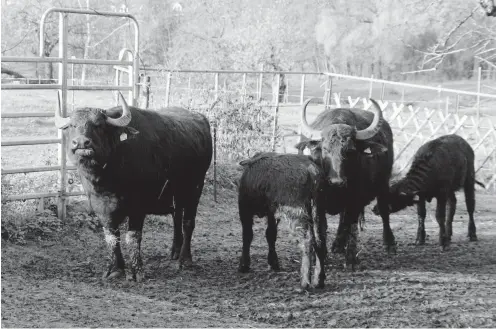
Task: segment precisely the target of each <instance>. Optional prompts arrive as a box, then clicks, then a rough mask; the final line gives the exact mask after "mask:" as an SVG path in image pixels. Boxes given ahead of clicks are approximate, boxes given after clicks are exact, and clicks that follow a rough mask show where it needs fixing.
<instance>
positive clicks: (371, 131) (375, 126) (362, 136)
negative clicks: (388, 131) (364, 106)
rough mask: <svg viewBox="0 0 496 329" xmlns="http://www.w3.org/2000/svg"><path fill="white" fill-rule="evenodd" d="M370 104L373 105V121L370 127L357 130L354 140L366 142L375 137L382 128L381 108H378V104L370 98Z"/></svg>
mask: <svg viewBox="0 0 496 329" xmlns="http://www.w3.org/2000/svg"><path fill="white" fill-rule="evenodd" d="M370 101H371V102H372V104H373V105H374V119H373V120H372V123H371V124H370V126H368V127H367V128H365V129H362V130H358V131H357V132H356V139H359V140H367V139H370V138H372V137H374V136H375V134H377V132H378V131H379V130H380V129H381V126H382V121H383V120H382V111H381V108H380V107H379V104H377V102H376V101H375V100H373V99H372V98H371V99H370Z"/></svg>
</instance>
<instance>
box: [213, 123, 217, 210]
mask: <svg viewBox="0 0 496 329" xmlns="http://www.w3.org/2000/svg"><path fill="white" fill-rule="evenodd" d="M213 131H214V149H213V153H214V154H213V158H214V202H217V118H216V119H215V121H214V124H213Z"/></svg>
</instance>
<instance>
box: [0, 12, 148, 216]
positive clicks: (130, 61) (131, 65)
mask: <svg viewBox="0 0 496 329" xmlns="http://www.w3.org/2000/svg"><path fill="white" fill-rule="evenodd" d="M55 13H58V15H59V56H58V57H44V55H43V45H44V42H45V40H44V37H45V33H44V30H45V21H46V18H47V17H48V16H49V15H51V14H55ZM69 14H83V15H96V16H107V17H124V18H128V19H130V20H131V22H132V24H133V27H134V49H133V50H129V49H123V50H122V51H121V53H120V55H119V60H101V59H78V58H68V56H67V46H68V37H69V36H68V32H67V31H68V28H67V22H68V15H69ZM125 54H127V55H128V58H127V60H124V55H125ZM2 62H31V63H33V62H35V63H48V62H52V63H58V68H59V69H58V80H57V84H39V85H30V84H2V89H3V90H8V89H57V90H60V92H61V107H62V114H63V115H67V91H68V90H121V91H128V102H129V103H130V104H132V105H133V106H137V101H138V97H139V84H138V81H139V25H138V21H137V20H136V18H135V17H134V16H133V15H131V14H128V13H116V12H102V11H95V10H85V9H69V8H50V9H48V10H47V11H45V13H44V14H43V15H42V17H41V20H40V56H39V57H14V56H2ZM69 64H92V65H114V66H116V65H117V67H114V68H116V85H114V86H112V85H93V86H75V85H69V84H68V81H67V80H68V75H69V74H68V68H69ZM122 66H127V67H128V68H127V69H125V68H122ZM122 71H124V72H126V73H129V74H128V75H129V84H128V85H127V86H120V85H119V81H120V73H121V72H122ZM117 72H118V73H117ZM54 96H55V94H54ZM55 104H56V98H55V97H54V106H55ZM53 116H54V114H53V113H52V114H47V113H44V112H42V113H2V118H26V117H53ZM57 134H58V135H57V138H56V139H54V138H42V139H29V140H26V139H22V140H9V141H3V140H2V143H1V145H2V147H5V146H17V145H39V144H55V143H57V144H58V165H57V166H44V167H31V168H5V169H4V168H2V175H8V174H18V173H30V172H46V171H58V172H59V175H58V186H59V190H58V192H56V193H30V194H19V195H8V196H3V195H2V201H12V200H25V199H38V198H43V197H57V198H58V203H57V209H58V217H59V218H60V219H62V220H63V219H65V216H66V198H67V197H68V196H72V195H81V194H82V193H81V192H75V193H69V192H68V191H67V187H66V180H67V170H74V169H75V167H73V166H67V164H66V154H65V149H66V142H67V141H66V140H65V139H64V138H63V135H62V131H61V130H58V132H57Z"/></svg>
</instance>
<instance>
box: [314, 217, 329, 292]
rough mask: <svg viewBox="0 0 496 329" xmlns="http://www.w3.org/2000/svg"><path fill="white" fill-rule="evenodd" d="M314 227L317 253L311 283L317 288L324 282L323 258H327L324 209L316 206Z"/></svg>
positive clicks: (321, 286)
mask: <svg viewBox="0 0 496 329" xmlns="http://www.w3.org/2000/svg"><path fill="white" fill-rule="evenodd" d="M313 228H314V239H315V244H314V250H315V253H316V254H317V260H316V262H315V268H314V279H313V284H314V286H315V287H317V288H323V287H324V284H325V283H324V282H325V278H326V275H325V267H324V266H325V260H326V258H327V244H326V241H327V219H326V217H325V211H320V210H319V209H318V208H317V211H316V218H315V220H314V222H313Z"/></svg>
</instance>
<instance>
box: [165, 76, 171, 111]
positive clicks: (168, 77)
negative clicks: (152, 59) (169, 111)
mask: <svg viewBox="0 0 496 329" xmlns="http://www.w3.org/2000/svg"><path fill="white" fill-rule="evenodd" d="M171 79H172V72H170V71H169V72H167V83H166V85H165V107H169V98H170V90H171Z"/></svg>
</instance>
